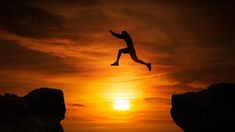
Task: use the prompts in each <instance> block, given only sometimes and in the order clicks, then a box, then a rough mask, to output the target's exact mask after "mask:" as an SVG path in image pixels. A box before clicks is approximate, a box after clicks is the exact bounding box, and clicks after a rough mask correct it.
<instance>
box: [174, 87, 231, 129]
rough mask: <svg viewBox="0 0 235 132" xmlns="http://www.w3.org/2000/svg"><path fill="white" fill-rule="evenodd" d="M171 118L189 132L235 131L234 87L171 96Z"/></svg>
mask: <svg viewBox="0 0 235 132" xmlns="http://www.w3.org/2000/svg"><path fill="white" fill-rule="evenodd" d="M171 116H172V118H173V120H174V122H175V123H176V124H177V125H178V126H180V127H181V128H182V129H183V130H184V131H186V132H226V131H227V132H228V131H230V132H232V131H235V125H234V123H235V84H232V83H219V84H214V85H211V86H209V87H208V88H207V89H204V90H201V91H199V92H189V93H185V94H181V95H173V96H172V109H171Z"/></svg>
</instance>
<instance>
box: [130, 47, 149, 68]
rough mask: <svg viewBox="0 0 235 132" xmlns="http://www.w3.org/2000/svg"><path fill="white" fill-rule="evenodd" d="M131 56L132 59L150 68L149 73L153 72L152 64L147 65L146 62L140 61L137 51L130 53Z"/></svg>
mask: <svg viewBox="0 0 235 132" xmlns="http://www.w3.org/2000/svg"><path fill="white" fill-rule="evenodd" d="M130 56H131V58H132V59H133V60H134V61H135V62H137V63H140V64H144V65H146V66H147V67H148V69H149V71H151V63H146V62H144V61H142V60H140V59H138V57H137V55H136V53H135V51H133V52H130Z"/></svg>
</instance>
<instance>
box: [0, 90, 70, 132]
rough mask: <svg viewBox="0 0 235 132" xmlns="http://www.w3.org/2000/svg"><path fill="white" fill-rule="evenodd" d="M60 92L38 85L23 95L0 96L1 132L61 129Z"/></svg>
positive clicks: (62, 97) (62, 105) (38, 131)
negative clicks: (38, 87) (38, 86)
mask: <svg viewBox="0 0 235 132" xmlns="http://www.w3.org/2000/svg"><path fill="white" fill-rule="evenodd" d="M65 112H66V108H65V103H64V96H63V92H62V91H61V90H58V89H49V88H40V89H36V90H33V91H32V92H30V93H28V94H27V95H25V96H23V97H18V96H17V95H15V94H5V95H0V131H1V132H63V128H62V126H61V124H60V121H61V120H63V119H64V117H65Z"/></svg>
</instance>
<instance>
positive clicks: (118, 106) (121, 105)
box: [113, 99, 130, 111]
mask: <svg viewBox="0 0 235 132" xmlns="http://www.w3.org/2000/svg"><path fill="white" fill-rule="evenodd" d="M113 107H114V109H115V110H122V111H124V110H129V109H130V103H129V101H128V100H125V99H119V100H115V101H114V105H113Z"/></svg>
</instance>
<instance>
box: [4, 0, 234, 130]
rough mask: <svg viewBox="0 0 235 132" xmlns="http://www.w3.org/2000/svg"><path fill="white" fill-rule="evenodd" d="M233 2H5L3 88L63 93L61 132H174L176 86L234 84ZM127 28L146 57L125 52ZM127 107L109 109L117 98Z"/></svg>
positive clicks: (185, 88)
mask: <svg viewBox="0 0 235 132" xmlns="http://www.w3.org/2000/svg"><path fill="white" fill-rule="evenodd" d="M234 5H235V4H234V2H231V1H229V0H181V1H178V0H125V1H124V0H123V1H115V0H109V1H105V0H38V1H30V0H18V1H16V0H3V1H1V4H0V93H1V94H3V93H6V92H9V93H17V94H19V95H22V96H23V95H25V94H26V93H27V92H29V91H31V90H32V89H35V88H39V87H51V88H60V89H62V90H63V91H64V96H65V101H66V106H67V109H68V111H67V114H66V119H65V120H64V121H63V127H64V129H65V132H67V131H69V132H73V131H79V130H83V131H96V130H97V131H99V130H102V131H109V132H114V131H128V132H131V131H136V130H138V131H156V130H159V131H167V132H180V131H181V130H180V128H178V127H177V126H176V125H175V124H174V123H173V121H172V119H171V117H170V113H169V110H170V107H171V106H170V99H171V95H172V94H176V93H183V92H187V91H195V90H199V89H202V88H204V87H206V86H208V85H209V84H212V83H216V82H235V70H234V67H235V61H234V58H235V53H234V51H235V44H234V43H235V41H234V37H235V33H234V32H235V31H234V29H235V27H234V23H235V13H234V12H235V7H234ZM110 29H112V30H113V31H114V32H119V33H120V32H121V31H122V30H127V31H128V32H129V34H130V35H131V36H132V38H133V41H134V45H135V48H136V51H137V55H138V57H139V58H140V59H143V60H145V61H147V62H151V63H152V71H151V72H149V71H148V70H147V68H146V67H145V66H143V65H139V64H136V63H135V62H133V61H132V60H131V59H130V57H129V55H123V56H122V57H121V59H120V66H119V67H111V66H110V64H111V63H113V62H114V61H115V59H116V55H117V51H118V49H119V48H124V47H125V43H124V41H122V40H119V39H116V38H114V37H113V36H112V35H111V34H110V33H109V32H108V31H109V30H110ZM119 98H125V99H128V100H130V102H131V105H132V106H131V107H132V108H131V110H130V111H128V112H121V113H120V112H117V111H115V110H113V109H112V104H113V101H114V100H115V99H119Z"/></svg>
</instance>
